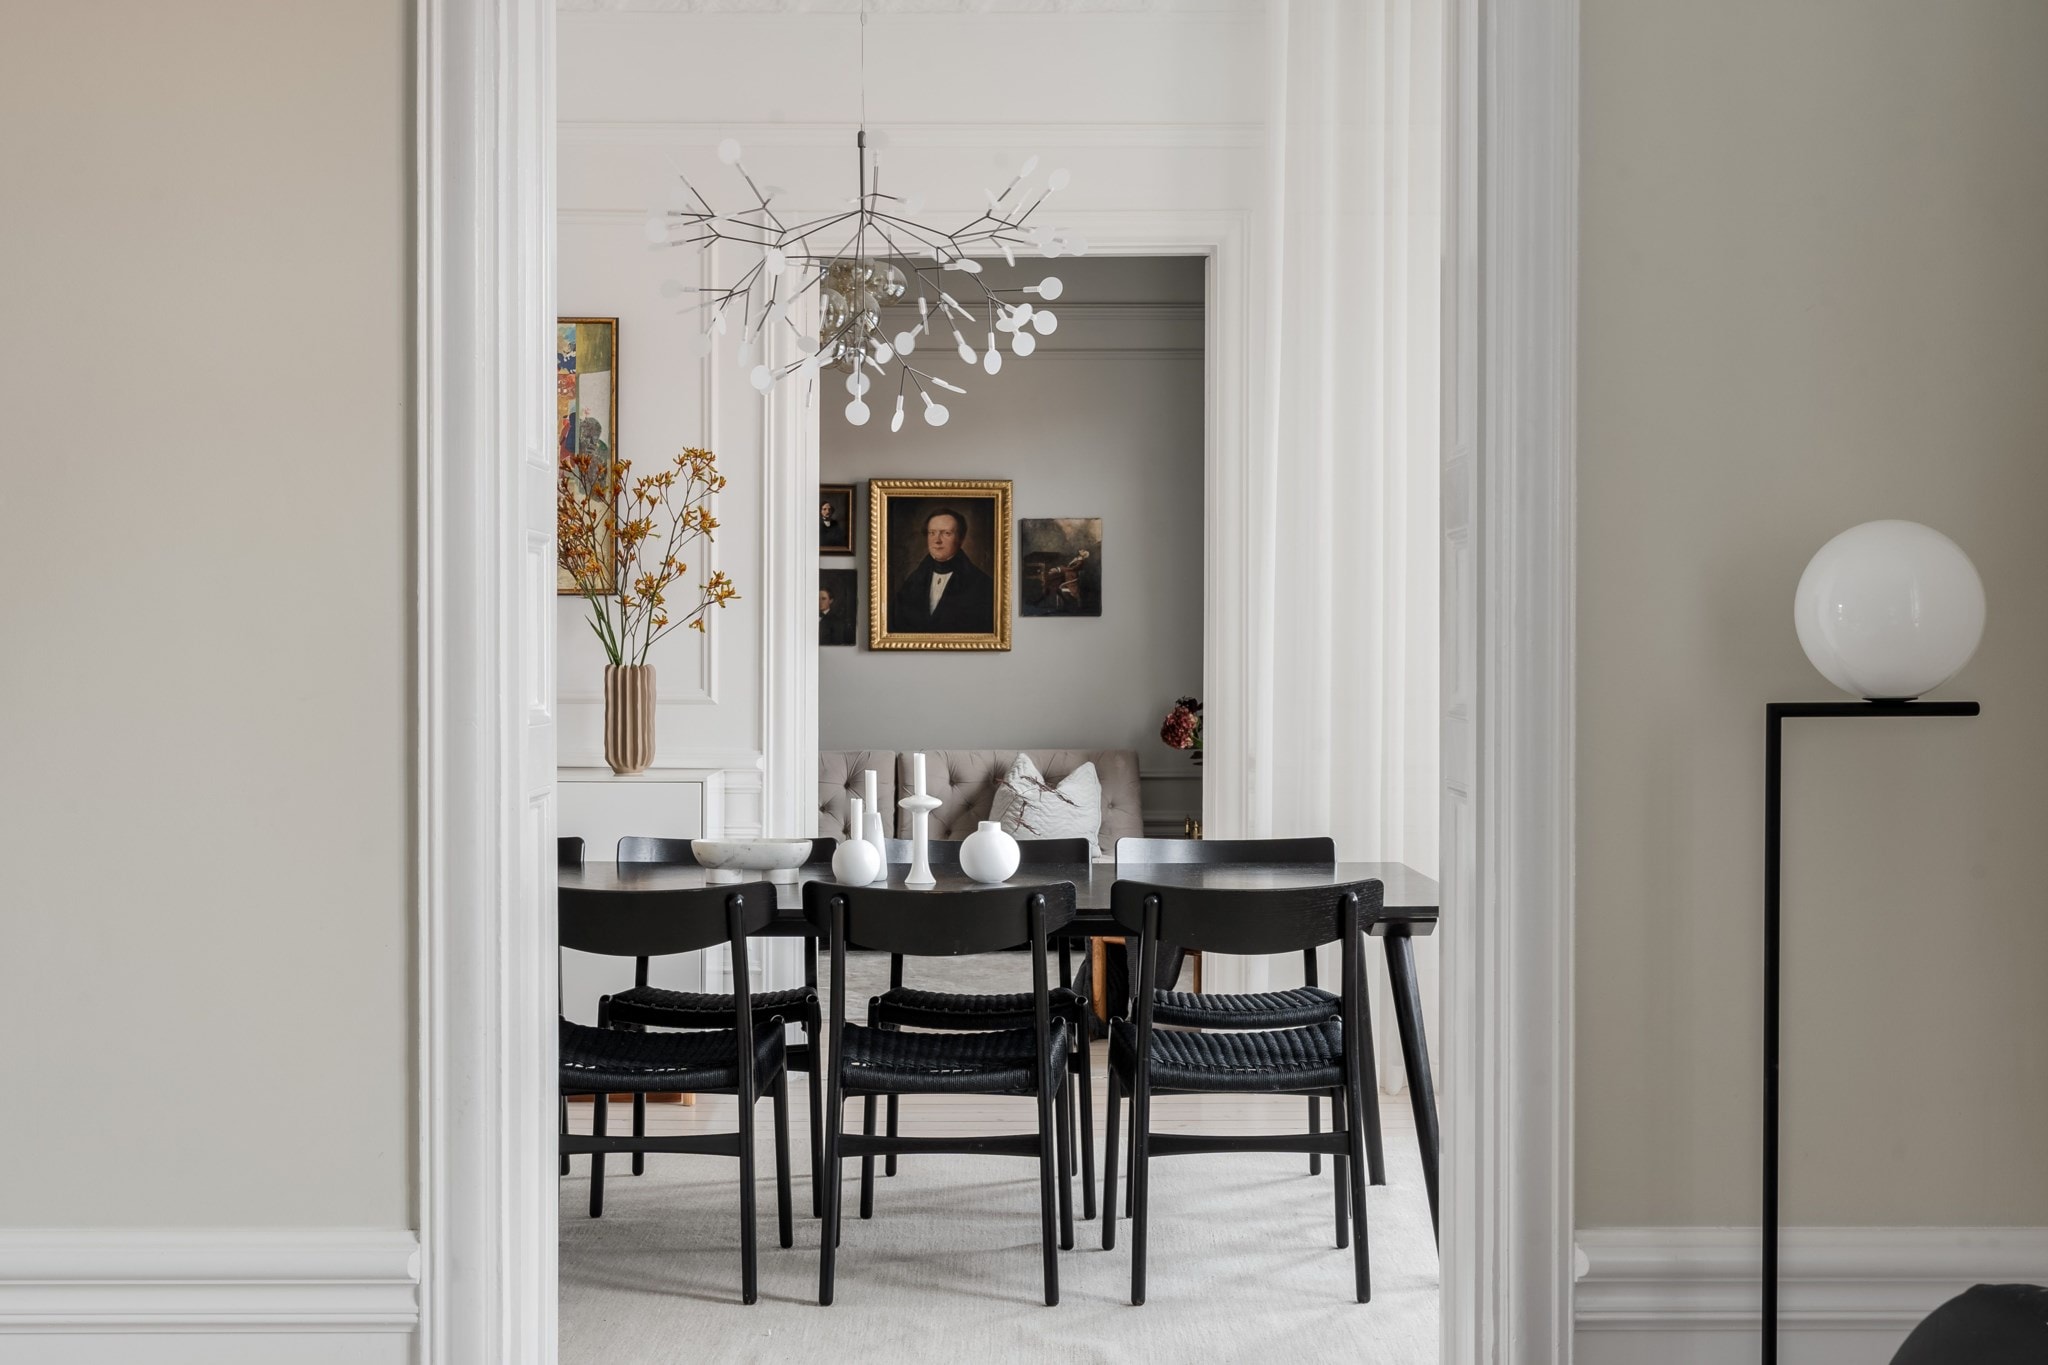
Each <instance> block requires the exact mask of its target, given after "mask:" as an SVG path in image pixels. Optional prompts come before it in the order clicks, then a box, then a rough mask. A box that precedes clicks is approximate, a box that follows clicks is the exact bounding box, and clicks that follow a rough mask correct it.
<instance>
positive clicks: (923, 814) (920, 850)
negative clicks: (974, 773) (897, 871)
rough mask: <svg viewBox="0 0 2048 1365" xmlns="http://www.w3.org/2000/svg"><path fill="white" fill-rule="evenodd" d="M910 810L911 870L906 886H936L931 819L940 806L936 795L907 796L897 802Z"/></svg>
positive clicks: (905, 880)
mask: <svg viewBox="0 0 2048 1365" xmlns="http://www.w3.org/2000/svg"><path fill="white" fill-rule="evenodd" d="M896 804H897V805H899V806H901V807H903V809H905V810H907V811H909V812H910V872H909V874H908V875H907V876H905V877H904V879H903V884H904V885H905V886H936V885H938V878H936V877H934V876H932V864H931V842H932V841H931V820H932V812H933V811H935V810H937V809H938V808H939V806H940V804H941V803H940V801H939V798H938V797H936V796H906V797H904V798H903V799H902V800H901V801H898V802H897V803H896Z"/></svg>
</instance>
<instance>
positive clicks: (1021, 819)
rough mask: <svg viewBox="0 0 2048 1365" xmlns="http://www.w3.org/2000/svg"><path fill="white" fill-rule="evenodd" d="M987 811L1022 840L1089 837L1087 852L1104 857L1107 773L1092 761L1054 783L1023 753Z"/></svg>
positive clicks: (1093, 855) (1091, 855) (1006, 776)
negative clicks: (1099, 772)
mask: <svg viewBox="0 0 2048 1365" xmlns="http://www.w3.org/2000/svg"><path fill="white" fill-rule="evenodd" d="M988 814H989V819H991V820H996V821H1000V822H1001V824H1002V826H1003V828H1004V829H1006V830H1008V831H1009V832H1010V833H1011V834H1014V835H1015V836H1017V838H1019V839H1086V840H1087V841H1088V856H1089V857H1090V858H1097V857H1100V856H1102V846H1101V843H1100V835H1101V833H1102V778H1101V777H1100V776H1099V775H1097V773H1096V771H1095V765H1094V764H1093V763H1083V764H1082V765H1081V766H1080V767H1078V768H1076V769H1074V771H1072V772H1070V773H1068V774H1067V775H1066V778H1065V779H1064V780H1063V781H1061V783H1060V784H1059V785H1058V786H1057V787H1055V786H1053V785H1052V784H1051V783H1049V782H1047V781H1046V780H1045V777H1044V775H1043V774H1042V773H1040V772H1039V771H1038V765H1037V764H1036V763H1033V762H1032V761H1031V756H1030V755H1029V754H1018V755H1017V761H1016V762H1015V763H1012V764H1011V765H1010V771H1009V772H1008V773H1007V774H1005V775H1004V777H1003V780H1002V781H1001V782H1000V783H998V784H997V786H996V796H995V801H994V802H993V803H992V804H991V805H990V807H989V812H988Z"/></svg>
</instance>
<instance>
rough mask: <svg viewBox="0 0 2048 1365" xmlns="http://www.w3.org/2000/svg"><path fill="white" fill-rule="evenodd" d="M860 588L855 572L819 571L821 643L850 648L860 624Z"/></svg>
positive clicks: (846, 570) (840, 570)
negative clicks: (856, 628) (857, 626)
mask: <svg viewBox="0 0 2048 1365" xmlns="http://www.w3.org/2000/svg"><path fill="white" fill-rule="evenodd" d="M859 591H860V585H859V584H858V583H857V582H855V581H854V572H853V570H852V569H820V570H818V643H819V644H820V645H848V646H851V645H852V644H853V640H854V627H855V625H856V624H857V623H858V622H859V620H860V609H859V605H858V601H859V599H858V596H857V594H858V593H859Z"/></svg>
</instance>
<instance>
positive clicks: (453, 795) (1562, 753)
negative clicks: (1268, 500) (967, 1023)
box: [416, 0, 1578, 1365]
mask: <svg viewBox="0 0 2048 1365" xmlns="http://www.w3.org/2000/svg"><path fill="white" fill-rule="evenodd" d="M553 10H554V0H421V5H420V14H419V32H418V47H417V62H418V113H417V117H418V137H419V140H418V184H417V196H418V199H417V203H418V209H417V214H418V221H419V239H418V241H419V252H418V271H419V277H418V296H419V315H418V319H419V327H418V341H417V345H418V383H419V408H420V413H419V418H420V424H419V486H420V498H419V511H418V544H417V559H416V563H417V574H418V580H417V581H418V623H417V625H418V632H419V634H418V666H419V692H418V706H419V710H418V715H417V724H418V765H419V788H418V793H419V794H418V802H419V842H420V848H419V881H418V897H419V923H420V939H419V973H420V976H419V1037H420V1062H419V1071H420V1076H419V1079H420V1102H419V1119H420V1136H419V1163H420V1196H419V1198H420V1205H419V1216H420V1224H421V1242H422V1251H423V1257H424V1264H423V1268H422V1276H421V1298H422V1302H421V1310H422V1311H421V1324H422V1326H421V1351H420V1354H421V1358H422V1359H424V1360H428V1361H432V1362H435V1365H453V1363H454V1362H464V1363H465V1365H467V1362H478V1365H482V1363H483V1362H493V1363H495V1362H507V1363H513V1362H529V1361H530V1362H540V1363H543V1365H544V1363H545V1362H551V1361H553V1360H554V1359H555V1354H556V1342H555V1319H554V1299H555V1200H554V1198H553V1193H552V1191H553V1182H554V1179H555V1176H554V1170H555V1157H554V1154H553V1150H552V1147H553V1128H554V1105H553V1099H552V1095H551V1093H550V1092H551V1090H552V1087H551V1086H549V1085H547V1084H546V1080H547V1077H548V1076H549V1074H550V1072H551V1071H552V1068H553V1051H554V1039H553V1033H552V1030H550V1029H547V1028H545V1027H544V1024H545V1020H546V1016H547V1011H548V1010H549V1008H550V1007H551V1005H552V1001H553V995H552V988H551V986H550V985H549V975H548V972H547V970H546V964H548V963H551V962H552V961H553V955H552V953H551V952H549V951H548V950H547V947H546V945H549V944H551V943H552V942H553V934H554V911H553V896H552V875H551V873H549V872H548V871H547V869H549V868H551V867H552V866H553V863H552V856H553V853H552V850H551V849H549V848H548V847H546V845H547V844H548V843H551V842H552V833H553V828H552V821H551V818H550V817H549V815H548V813H547V810H546V808H545V806H542V807H541V808H540V811H539V815H538V816H536V807H535V803H534V801H533V799H532V787H531V782H530V778H531V775H532V773H533V772H534V771H535V770H536V769H537V768H539V767H540V766H541V765H542V763H543V762H544V763H545V765H546V767H547V768H548V769H549V770H551V769H552V766H553V755H552V754H551V753H550V754H545V755H542V754H537V753H533V752H529V750H530V749H532V748H533V744H534V742H533V739H532V736H533V735H535V734H538V733H541V732H542V730H543V728H544V727H540V726H538V725H536V718H535V716H534V715H533V711H534V700H535V698H536V696H537V695H538V694H539V691H549V690H551V689H546V688H542V687H541V685H542V684H544V683H546V682H547V680H548V674H549V670H550V669H551V667H552V664H551V658H552V631H553V615H554V599H553V595H552V581H551V580H550V581H549V582H547V583H546V584H545V588H544V589H543V585H541V584H539V583H537V582H529V581H525V579H523V578H522V574H523V573H526V574H527V576H528V577H530V576H531V575H530V572H528V569H527V567H526V566H527V565H528V563H529V561H530V559H531V551H532V549H533V547H532V545H531V544H530V543H529V542H530V541H531V535H530V533H529V530H528V528H527V526H526V524H525V522H524V521H523V520H522V510H523V503H522V498H521V492H522V488H523V484H522V479H523V478H524V477H525V475H526V474H527V472H528V471H527V469H526V466H527V465H528V464H530V463H531V459H532V452H533V451H534V450H543V451H544V450H547V449H549V448H550V445H549V438H550V436H551V427H550V424H549V423H548V422H547V420H546V418H547V414H546V412H545V410H544V409H543V407H542V405H541V404H540V403H538V402H536V401H534V395H533V392H532V388H533V386H532V384H531V383H530V382H528V381H530V380H531V379H532V378H533V377H532V376H523V375H522V373H521V367H522V366H526V365H530V364H534V363H536V362H535V359H534V357H535V356H536V355H537V349H536V347H535V346H534V344H533V341H534V338H537V337H541V336H544V335H545V329H546V328H547V327H548V325H549V324H550V323H551V322H552V320H553V317H554V304H553V292H552V284H553V268H552V267H553V263H552V260H551V256H552V241H553V228H552V222H553V211H554V205H553V167H554V117H555V116H554V80H553V75H554V13H553ZM1447 10H1448V13H1447V24H1446V29H1447V33H1448V35H1449V37H1450V55H1451V68H1452V69H1451V72H1450V79H1449V81H1448V82H1447V88H1448V89H1449V90H1450V91H1451V92H1452V99H1451V108H1450V111H1449V113H1450V118H1449V120H1448V122H1447V125H1446V127H1447V139H1448V153H1449V160H1450V162H1451V168H1452V171H1451V183H1450V185H1449V186H1448V190H1449V193H1448V194H1447V197H1446V220H1447V223H1448V224H1449V225H1450V236H1451V241H1450V243H1449V251H1448V254H1447V259H1446V267H1447V268H1446V275H1447V278H1448V280H1449V281H1450V288H1449V289H1448V290H1447V297H1446V304H1447V308H1446V317H1445V328H1444V333H1445V338H1446V353H1447V358H1448V360H1449V361H1450V366H1449V368H1448V369H1447V373H1446V379H1447V385H1446V387H1447V389H1448V390H1450V391H1451V398H1450V401H1449V406H1448V407H1447V417H1448V418H1449V419H1450V420H1447V421H1446V424H1445V436H1446V440H1447V441H1464V442H1465V443H1466V446H1465V450H1466V454H1467V457H1468V458H1467V459H1466V460H1465V462H1464V473H1463V474H1462V475H1447V484H1448V483H1449V482H1450V480H1451V478H1453V477H1462V478H1465V479H1469V484H1468V485H1467V486H1466V488H1465V489H1453V488H1451V487H1448V486H1447V488H1446V490H1445V492H1446V505H1447V506H1448V505H1450V502H1451V498H1452V496H1453V494H1456V495H1457V496H1458V497H1461V498H1462V497H1465V496H1467V491H1469V504H1468V505H1469V507H1470V509H1471V513H1472V520H1471V525H1470V536H1471V542H1472V550H1473V559H1472V562H1473V566H1474V569H1475V574H1476V577H1475V584H1476V592H1475V593H1474V594H1473V595H1472V597H1471V598H1470V607H1469V608H1468V610H1469V611H1470V613H1471V616H1470V619H1469V621H1468V622H1467V623H1466V624H1468V625H1469V628H1470V629H1469V632H1468V636H1469V638H1470V640H1471V641H1472V650H1473V653H1472V658H1471V661H1470V663H1471V670H1470V673H1471V678H1472V706H1471V727H1470V729H1471V736H1472V739H1471V742H1472V745H1473V749H1474V753H1473V755H1472V757H1471V759H1470V761H1469V763H1468V764H1467V765H1466V766H1468V767H1469V768H1470V770H1471V771H1472V772H1474V774H1475V776H1476V789H1475V791H1474V792H1473V797H1474V799H1473V802H1472V816H1473V833H1472V840H1471V845H1470V851H1469V859H1470V861H1469V866H1468V867H1467V868H1466V869H1465V873H1464V878H1463V881H1462V886H1463V890H1462V891H1459V892H1457V893H1456V896H1457V899H1459V900H1462V901H1463V902H1464V903H1462V904H1459V903H1450V904H1447V905H1446V908H1445V919H1446V923H1445V930H1444V932H1445V946H1446V952H1445V954H1444V984H1445V1000H1444V1034H1445V1037H1444V1050H1445V1056H1446V1066H1445V1075H1446V1080H1447V1086H1446V1090H1445V1093H1444V1119H1445V1141H1446V1148H1445V1154H1444V1163H1445V1164H1444V1170H1445V1182H1444V1183H1445V1198H1444V1267H1445V1294H1444V1304H1443V1313H1444V1333H1443V1341H1444V1350H1443V1358H1444V1359H1445V1360H1447V1361H1460V1362H1463V1361H1485V1362H1516V1365H1520V1362H1543V1361H1564V1360H1567V1359H1569V1357H1570V1350H1571V1346H1570V1325H1571V1311H1570V1310H1571V1264H1572V1262H1571V1257H1572V1251H1571V1221H1572V1219H1571V1063H1572V1033H1571V1022H1572V1021H1571V1000H1572V994H1571V991H1572V976H1571V966H1572V941H1571V925H1572V914H1571V898H1572V882H1571V874H1572V818H1571V815H1572V780H1571V774H1572V700H1573V698H1572V645H1573V635H1572V630H1573V624H1572V606H1573V584H1572V534H1573V522H1572V497H1573V483H1572V458H1573V423H1572V414H1573V397H1574V384H1573V367H1574V360H1575V346H1576V331H1575V329H1576V316H1575V309H1574V298H1575V290H1576V273H1575V269H1574V260H1575V255H1576V222H1577V205H1576V194H1577V57H1578V46H1577V45H1578V26H1577V4H1576V0H1447ZM1212 230H1213V225H1212ZM1232 230H1233V231H1234V232H1235V234H1236V240H1237V243H1238V244H1239V245H1240V247H1242V246H1243V245H1244V243H1245V241H1246V234H1245V231H1244V227H1243V224H1242V222H1241V220H1240V221H1239V222H1238V223H1237V225H1236V227H1235V228H1234V229H1232ZM1188 231H1189V229H1188V228H1187V227H1185V226H1184V225H1183V226H1181V227H1179V228H1161V229H1159V232H1160V233H1162V234H1171V235H1172V236H1176V237H1177V236H1179V235H1180V234H1181V233H1184V232H1188ZM1212 235H1213V231H1212ZM1145 238H1146V233H1145V232H1143V231H1138V230H1134V231H1133V232H1132V233H1131V240H1130V241H1129V242H1119V243H1117V244H1116V245H1118V246H1120V247H1121V248H1122V249H1124V250H1140V249H1144V240H1145ZM1096 240H1100V241H1103V242H1104V244H1105V246H1108V245H1110V244H1111V243H1110V241H1109V239H1107V238H1104V237H1100V236H1098V237H1096ZM1217 247H1222V248H1223V250H1222V253H1221V254H1222V256H1223V257H1224V258H1226V259H1227V257H1228V256H1229V254H1230V252H1229V249H1228V247H1227V246H1225V244H1224V243H1222V242H1220V241H1219V242H1217V243H1216V244H1215V246H1214V247H1211V248H1209V250H1210V251H1211V254H1212V258H1214V257H1215V254H1216V248H1217ZM1156 249H1162V250H1174V249H1179V250H1184V251H1185V250H1188V249H1190V244H1186V243H1183V244H1180V245H1178V246H1177V247H1176V245H1175V244H1174V243H1172V242H1171V241H1169V240H1165V239H1163V238H1162V239H1161V240H1158V242H1157V247H1156ZM1195 249H1202V248H1200V247H1196V248H1195ZM1237 256H1238V260H1239V262H1240V265H1239V267H1238V269H1239V270H1240V271H1242V269H1243V265H1242V262H1243V260H1244V256H1243V250H1239V252H1238V253H1237ZM1229 287H1230V282H1229V281H1227V280H1212V322H1211V327H1212V331H1211V343H1212V344H1211V347H1210V364H1211V366H1212V373H1214V372H1215V369H1216V367H1221V366H1223V365H1225V364H1233V365H1234V366H1235V374H1236V376H1237V379H1236V382H1237V383H1238V385H1239V386H1240V391H1242V386H1243V383H1244V379H1243V376H1244V375H1245V374H1246V372H1247V371H1246V368H1245V362H1244V358H1243V352H1242V350H1241V349H1240V350H1237V351H1236V352H1235V354H1236V356H1237V357H1238V358H1237V359H1236V360H1235V361H1231V360H1230V359H1229V355H1230V354H1231V352H1230V351H1229V350H1228V349H1227V348H1231V347H1240V348H1241V347H1242V345H1243V337H1244V335H1245V333H1244V332H1243V331H1239V332H1238V333H1237V334H1236V335H1235V336H1228V335H1218V334H1217V330H1216V328H1217V326H1218V324H1217V322H1216V320H1215V317H1216V315H1217V314H1219V313H1220V312H1221V311H1222V309H1221V308H1219V307H1217V306H1216V305H1218V304H1220V303H1222V299H1221V298H1220V297H1219V295H1220V294H1221V292H1222V291H1223V290H1225V289H1227V288H1229ZM1237 287H1238V288H1239V289H1240V290H1241V289H1242V287H1243V281H1242V278H1241V277H1240V278H1239V280H1238V282H1237ZM1239 297H1240V299H1242V297H1243V296H1242V294H1240V296H1239ZM1231 382H1232V381H1231V380H1230V379H1229V378H1228V377H1227V376H1225V377H1223V383H1222V385H1220V386H1219V387H1220V388H1227V386H1228V385H1229V384H1230V383H1231ZM1216 401H1217V400H1216V397H1215V396H1212V399H1211V402H1212V404H1213V403H1215V402H1216ZM1245 420H1248V411H1243V410H1241V411H1239V412H1238V413H1237V414H1236V415H1235V416H1233V415H1232V414H1231V413H1229V412H1219V411H1217V410H1214V409H1213V408H1212V411H1211V413H1210V424H1211V429H1212V432H1214V431H1215V430H1216V429H1218V427H1219V426H1220V425H1221V424H1223V423H1227V422H1231V421H1236V422H1239V423H1242V422H1243V421H1245ZM1244 445H1245V448H1247V449H1248V448H1249V433H1248V432H1245V433H1244ZM1216 450H1217V446H1216V443H1215V438H1214V436H1213V435H1212V437H1211V456H1212V458H1213V457H1214V455H1215V453H1216ZM1211 487H1212V488H1215V487H1216V485H1215V484H1214V483H1213V482H1212V483H1211ZM1227 515H1228V509H1227V508H1218V507H1216V506H1214V504H1213V501H1212V505H1211V507H1210V509H1209V512H1208V516H1209V517H1210V519H1211V526H1210V528H1209V530H1210V533H1211V536H1212V544H1217V543H1219V541H1220V539H1221V538H1222V537H1227V536H1229V535H1230V534H1231V529H1230V527H1229V526H1228V525H1222V526H1219V525H1218V524H1217V519H1218V518H1220V517H1225V516H1227ZM792 558H794V556H792ZM543 590H545V593H546V595H545V598H544V600H543V599H542V598H541V593H542V592H543ZM1232 596H1235V595H1234V594H1225V593H1214V592H1212V593H1211V594H1210V600H1211V602H1212V603H1213V602H1216V601H1217V600H1218V599H1219V598H1228V597H1232ZM1446 602H1447V610H1449V609H1451V608H1450V607H1449V605H1448V603H1449V594H1448V593H1447V594H1446ZM543 607H544V610H543V609H541V608H543ZM1211 610H1212V612H1213V610H1215V608H1213V607H1212V609H1211ZM1213 624H1214V619H1213V616H1212V625H1213ZM1446 638H1447V639H1450V638H1452V633H1450V632H1447V637H1446ZM792 643H793V642H792ZM1445 676H1446V685H1447V686H1448V685H1449V681H1450V673H1449V671H1448V670H1447V671H1446V675H1445ZM1228 685H1229V680H1228V679H1227V678H1226V677H1221V676H1217V677H1209V678H1205V686H1206V687H1207V688H1208V689H1209V691H1210V694H1211V695H1212V696H1217V695H1221V694H1222V693H1223V692H1224V691H1225V690H1226V688H1227V687H1228ZM537 689H538V691H537ZM544 704H545V703H543V705H544ZM774 704H775V705H776V706H777V707H778V708H780V709H783V710H786V711H788V712H790V713H792V714H798V713H801V712H803V711H806V710H811V709H812V708H809V707H806V706H805V704H804V696H803V688H802V685H801V684H798V685H797V686H796V687H795V688H794V689H793V690H791V691H790V692H788V693H786V694H784V695H783V696H781V697H780V698H778V699H776V701H775V703H774ZM1249 757H1250V756H1249V755H1248V756H1247V761H1249ZM791 766H792V767H794V766H795V765H794V764H792V765H791ZM1445 770H1446V772H1450V771H1453V768H1452V766H1451V765H1450V764H1446V769H1445ZM1234 785H1235V784H1233V783H1230V782H1225V783H1221V784H1219V788H1220V789H1219V791H1218V792H1217V793H1216V795H1215V796H1214V797H1212V798H1210V799H1211V800H1212V801H1214V802H1216V804H1214V805H1212V806H1211V808H1210V809H1211V811H1212V815H1213V818H1215V819H1216V820H1217V824H1218V827H1219V828H1223V827H1226V826H1229V825H1230V824H1231V823H1232V822H1233V821H1235V820H1236V819H1238V815H1237V813H1236V812H1233V811H1231V810H1230V809H1229V806H1228V805H1227V804H1226V803H1228V802H1229V801H1230V800H1231V799H1232V798H1231V796H1230V795H1229V792H1230V789H1231V788H1232V787H1233V786H1234ZM1447 854H1448V850H1447ZM1445 871H1446V876H1445V882H1446V886H1447V887H1453V886H1457V885H1459V884H1460V877H1459V872H1458V870H1457V869H1456V868H1454V867H1453V866H1451V865H1450V863H1449V860H1448V858H1447V862H1446V869H1445ZM1447 899H1449V897H1447Z"/></svg>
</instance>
